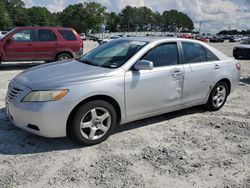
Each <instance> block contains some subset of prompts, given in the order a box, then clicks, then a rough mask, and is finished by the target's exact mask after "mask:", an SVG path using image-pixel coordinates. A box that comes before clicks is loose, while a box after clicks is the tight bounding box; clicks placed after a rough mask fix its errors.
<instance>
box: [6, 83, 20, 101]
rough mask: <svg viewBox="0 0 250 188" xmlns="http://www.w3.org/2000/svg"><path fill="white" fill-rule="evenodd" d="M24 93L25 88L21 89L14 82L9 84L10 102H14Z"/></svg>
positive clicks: (8, 96) (8, 97) (8, 94)
mask: <svg viewBox="0 0 250 188" xmlns="http://www.w3.org/2000/svg"><path fill="white" fill-rule="evenodd" d="M23 91H24V90H23V88H21V87H19V86H18V85H16V84H14V83H13V82H12V83H10V84H9V88H8V92H7V99H8V100H9V101H14V100H15V99H16V98H17V97H18V96H19V95H20V94H21V93H22V92H23Z"/></svg>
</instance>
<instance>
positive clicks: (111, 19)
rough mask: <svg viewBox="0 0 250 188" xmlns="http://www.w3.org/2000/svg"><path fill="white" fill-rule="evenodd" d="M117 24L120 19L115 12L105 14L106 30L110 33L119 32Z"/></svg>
mask: <svg viewBox="0 0 250 188" xmlns="http://www.w3.org/2000/svg"><path fill="white" fill-rule="evenodd" d="M119 23H120V17H119V16H118V15H117V14H116V13H115V12H111V13H107V14H106V24H107V27H106V30H109V31H110V32H116V31H119Z"/></svg>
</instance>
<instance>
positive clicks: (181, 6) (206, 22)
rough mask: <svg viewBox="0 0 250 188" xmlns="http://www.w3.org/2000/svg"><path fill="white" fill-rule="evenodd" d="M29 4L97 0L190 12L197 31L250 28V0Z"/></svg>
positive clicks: (32, 0)
mask: <svg viewBox="0 0 250 188" xmlns="http://www.w3.org/2000/svg"><path fill="white" fill-rule="evenodd" d="M23 1H24V3H25V5H26V7H32V6H43V7H47V8H48V9H49V10H50V11H52V12H59V11H62V10H63V9H64V8H65V7H67V6H68V5H70V4H76V3H80V2H88V1H95V2H99V3H101V4H102V5H103V6H105V7H106V8H107V9H108V11H114V12H117V13H118V12H120V11H121V10H122V9H123V8H124V7H125V6H127V5H130V6H135V7H139V6H147V7H149V8H151V9H152V10H154V11H158V12H160V13H162V12H163V11H165V10H170V9H177V10H178V11H182V12H184V13H186V14H187V15H188V16H189V17H190V18H191V19H192V20H193V22H194V24H195V28H196V30H198V28H199V23H200V21H201V23H202V24H201V32H210V33H216V32H218V31H221V30H223V29H226V30H227V29H238V30H242V29H250V0H23Z"/></svg>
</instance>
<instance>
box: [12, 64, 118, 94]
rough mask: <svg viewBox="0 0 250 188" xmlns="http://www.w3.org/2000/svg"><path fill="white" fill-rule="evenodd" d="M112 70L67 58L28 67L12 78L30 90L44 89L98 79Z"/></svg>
mask: <svg viewBox="0 0 250 188" xmlns="http://www.w3.org/2000/svg"><path fill="white" fill-rule="evenodd" d="M112 70H113V69H107V68H102V67H96V66H92V65H87V64H84V63H81V62H79V61H76V60H68V61H64V62H55V63H50V64H44V65H41V66H37V67H33V68H30V69H28V70H26V71H24V72H22V73H21V74H19V75H17V76H16V77H15V79H14V80H15V81H16V82H18V83H19V84H22V85H24V86H27V87H29V88H30V89H32V90H40V89H44V90H46V89H53V88H61V87H65V86H69V85H73V84H79V83H82V82H85V81H90V80H94V79H100V78H102V77H105V76H106V75H107V74H108V73H109V72H111V71H112Z"/></svg>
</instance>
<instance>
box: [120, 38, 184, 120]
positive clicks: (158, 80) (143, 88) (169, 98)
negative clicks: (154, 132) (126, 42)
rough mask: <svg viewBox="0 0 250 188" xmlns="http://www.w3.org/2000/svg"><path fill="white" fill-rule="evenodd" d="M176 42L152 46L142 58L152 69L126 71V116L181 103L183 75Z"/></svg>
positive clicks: (161, 109)
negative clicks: (150, 64) (150, 63)
mask: <svg viewBox="0 0 250 188" xmlns="http://www.w3.org/2000/svg"><path fill="white" fill-rule="evenodd" d="M179 59H180V58H179V53H178V45H177V43H164V44H161V45H158V46H156V47H154V48H153V49H151V50H149V51H148V52H147V53H146V54H145V55H144V56H143V57H142V58H141V60H147V61H151V62H153V64H154V68H153V70H140V71H137V70H133V68H132V69H131V70H128V71H127V72H126V74H125V100H126V115H127V118H133V117H140V116H143V115H150V114H152V113H157V112H161V111H166V110H167V109H171V108H175V107H179V106H180V105H181V97H182V87H183V79H184V70H183V66H182V65H181V64H180V63H179Z"/></svg>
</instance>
